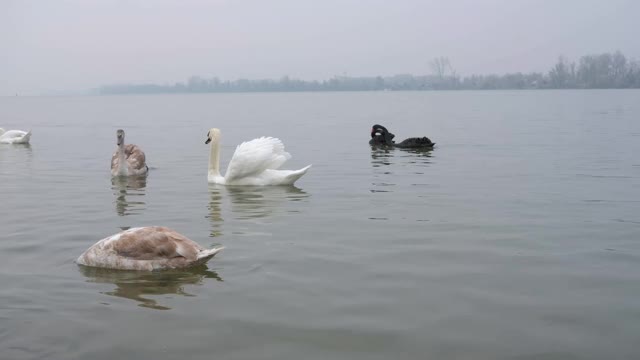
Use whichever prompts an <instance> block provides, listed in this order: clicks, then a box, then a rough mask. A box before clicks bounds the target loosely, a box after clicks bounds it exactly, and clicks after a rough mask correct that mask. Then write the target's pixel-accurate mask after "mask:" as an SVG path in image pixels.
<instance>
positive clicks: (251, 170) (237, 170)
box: [225, 137, 291, 183]
mask: <svg viewBox="0 0 640 360" xmlns="http://www.w3.org/2000/svg"><path fill="white" fill-rule="evenodd" d="M290 158H291V154H289V153H288V152H286V151H284V144H283V143H282V141H280V139H277V138H272V137H260V138H257V139H253V140H251V141H247V142H243V143H242V144H240V145H238V147H236V151H235V152H234V153H233V157H232V158H231V161H229V166H228V167H227V172H226V174H225V179H226V181H227V183H230V182H233V181H234V180H237V179H242V178H245V177H249V176H256V175H258V174H261V173H262V172H264V171H265V170H267V169H272V170H274V169H277V168H279V167H280V166H282V164H284V163H285V162H286V161H287V160H289V159H290Z"/></svg>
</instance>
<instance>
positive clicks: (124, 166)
mask: <svg viewBox="0 0 640 360" xmlns="http://www.w3.org/2000/svg"><path fill="white" fill-rule="evenodd" d="M128 170H129V166H128V163H127V158H126V156H125V155H124V141H122V144H120V145H118V175H122V176H127V175H128V173H129V171H128Z"/></svg>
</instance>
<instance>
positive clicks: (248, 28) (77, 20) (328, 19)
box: [0, 0, 640, 95]
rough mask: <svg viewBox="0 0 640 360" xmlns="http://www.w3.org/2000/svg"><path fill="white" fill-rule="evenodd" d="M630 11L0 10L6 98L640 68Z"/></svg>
mask: <svg viewBox="0 0 640 360" xmlns="http://www.w3.org/2000/svg"><path fill="white" fill-rule="evenodd" d="M639 18H640V1H635V0H597V1H596V0H446V1H445V0H228V1H222V0H210V1H188V0H175V1H165V0H145V1H142V0H112V1H99V0H96V1H89V0H77V1H57V0H47V1H44V0H43V1H32V0H15V1H13V0H0V95H14V94H15V93H18V94H39V93H43V92H47V91H51V90H80V89H88V88H92V87H96V86H99V85H105V84H114V83H148V82H153V83H173V82H176V81H184V80H185V79H186V78H187V77H189V76H191V75H200V76H204V77H211V76H218V77H220V78H221V79H229V80H232V79H236V78H252V79H255V78H280V77H281V76H283V75H289V76H290V77H296V78H302V79H327V78H330V77H332V76H333V75H343V74H346V75H350V76H360V75H393V74H398V73H413V74H428V73H431V67H430V66H429V61H430V60H431V59H432V58H434V57H436V56H447V57H449V59H450V60H451V64H452V65H453V67H454V68H455V69H456V70H457V71H458V73H460V74H462V75H468V74H472V73H482V74H485V73H505V72H514V71H522V72H530V71H547V70H548V69H549V68H550V67H551V66H552V65H553V63H554V62H555V60H556V59H557V57H558V55H564V56H566V57H568V58H570V59H577V58H578V57H579V56H581V55H584V54H593V53H601V52H611V51H615V50H620V51H622V52H623V53H624V54H625V55H627V57H629V58H638V59H640V40H638V36H640V21H639V20H638V19H639Z"/></svg>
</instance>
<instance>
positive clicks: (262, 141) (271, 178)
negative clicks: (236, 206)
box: [205, 128, 311, 186]
mask: <svg viewBox="0 0 640 360" xmlns="http://www.w3.org/2000/svg"><path fill="white" fill-rule="evenodd" d="M209 142H211V145H210V147H211V153H210V154H209V173H208V175H207V180H208V181H209V182H210V183H214V184H222V185H258V186H263V185H292V184H293V183H294V182H295V181H296V180H298V179H299V178H300V177H302V175H304V174H305V173H306V172H307V170H309V168H310V167H311V165H308V166H305V167H303V168H302V169H300V170H277V169H278V168H279V167H280V166H281V165H282V164H284V163H285V162H286V161H287V160H289V159H290V158H291V155H290V154H289V153H288V152H286V151H284V144H283V143H282V141H280V139H276V138H272V137H261V138H257V139H254V140H251V141H247V142H243V143H242V144H240V145H238V147H236V151H235V152H234V153H233V157H232V158H231V160H230V161H229V165H228V166H227V173H226V174H225V176H222V175H220V130H219V129H215V128H214V129H211V130H209V133H207V140H206V141H205V144H208V143H209Z"/></svg>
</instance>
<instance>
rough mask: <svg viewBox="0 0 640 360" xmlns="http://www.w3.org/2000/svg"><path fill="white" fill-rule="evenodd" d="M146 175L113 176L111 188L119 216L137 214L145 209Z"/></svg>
mask: <svg viewBox="0 0 640 360" xmlns="http://www.w3.org/2000/svg"><path fill="white" fill-rule="evenodd" d="M146 187H147V177H146V176H115V177H112V178H111V190H113V194H114V195H115V197H116V200H115V203H116V213H118V215H120V216H126V215H134V214H139V213H140V212H142V210H144V209H145V205H146V204H145V202H144V196H145V192H146Z"/></svg>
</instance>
